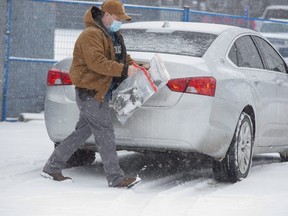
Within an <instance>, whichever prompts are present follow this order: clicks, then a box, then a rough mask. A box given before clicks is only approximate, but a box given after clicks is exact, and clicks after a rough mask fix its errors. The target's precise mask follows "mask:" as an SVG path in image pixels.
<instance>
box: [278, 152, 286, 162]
mask: <svg viewBox="0 0 288 216" xmlns="http://www.w3.org/2000/svg"><path fill="white" fill-rule="evenodd" d="M279 154H280V158H281V162H287V161H288V153H279Z"/></svg>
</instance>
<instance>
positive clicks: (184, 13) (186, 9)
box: [183, 6, 190, 22]
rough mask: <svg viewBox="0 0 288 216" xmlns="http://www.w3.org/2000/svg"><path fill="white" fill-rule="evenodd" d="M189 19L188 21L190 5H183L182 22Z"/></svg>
mask: <svg viewBox="0 0 288 216" xmlns="http://www.w3.org/2000/svg"><path fill="white" fill-rule="evenodd" d="M189 21H190V7H189V6H184V11H183V22H189Z"/></svg>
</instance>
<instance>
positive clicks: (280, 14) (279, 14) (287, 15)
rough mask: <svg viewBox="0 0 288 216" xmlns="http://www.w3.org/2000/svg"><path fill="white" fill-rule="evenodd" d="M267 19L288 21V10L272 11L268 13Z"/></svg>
mask: <svg viewBox="0 0 288 216" xmlns="http://www.w3.org/2000/svg"><path fill="white" fill-rule="evenodd" d="M264 18H265V19H271V18H274V19H288V10H284V9H270V10H268V11H267V13H266V16H265V17H264Z"/></svg>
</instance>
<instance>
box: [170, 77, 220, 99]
mask: <svg viewBox="0 0 288 216" xmlns="http://www.w3.org/2000/svg"><path fill="white" fill-rule="evenodd" d="M167 86H168V87H169V88H170V90H171V91H175V92H183V93H190V94H200V95H207V96H214V95H215V90H216V79H215V78H213V77H193V78H181V79H172V80H169V82H168V83H167Z"/></svg>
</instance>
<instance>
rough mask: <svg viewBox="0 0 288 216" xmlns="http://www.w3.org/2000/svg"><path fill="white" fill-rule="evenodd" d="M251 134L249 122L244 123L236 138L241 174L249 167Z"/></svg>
mask: <svg viewBox="0 0 288 216" xmlns="http://www.w3.org/2000/svg"><path fill="white" fill-rule="evenodd" d="M251 146H252V133H251V126H250V124H249V122H247V121H245V122H244V123H243V124H242V126H241V128H240V131H239V137H238V165H239V170H240V172H241V173H242V174H245V173H246V171H247V170H248V168H249V166H250V160H251V158H250V157H251Z"/></svg>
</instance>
